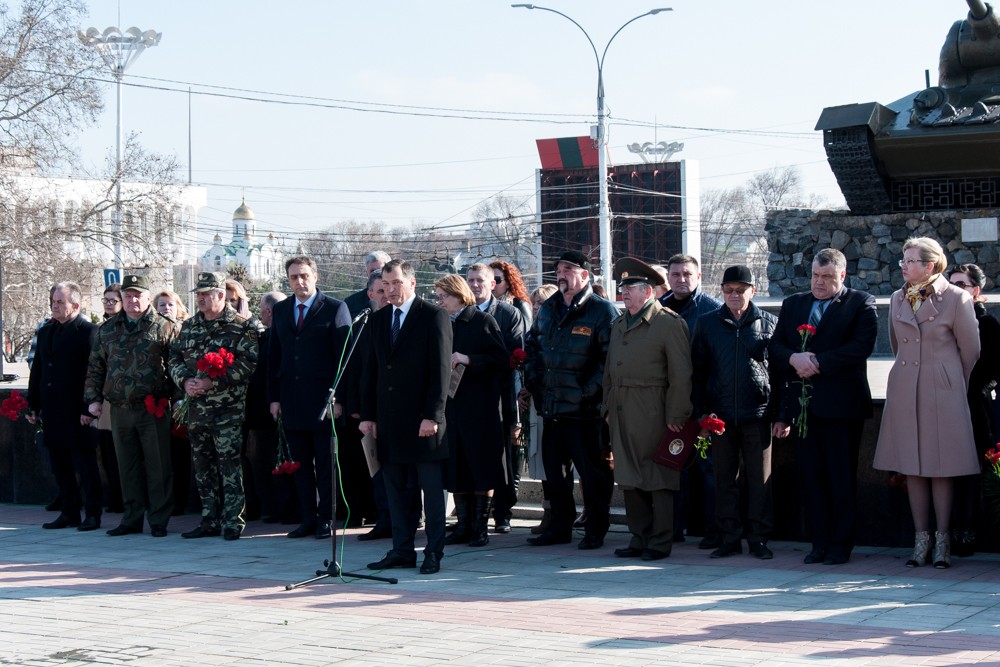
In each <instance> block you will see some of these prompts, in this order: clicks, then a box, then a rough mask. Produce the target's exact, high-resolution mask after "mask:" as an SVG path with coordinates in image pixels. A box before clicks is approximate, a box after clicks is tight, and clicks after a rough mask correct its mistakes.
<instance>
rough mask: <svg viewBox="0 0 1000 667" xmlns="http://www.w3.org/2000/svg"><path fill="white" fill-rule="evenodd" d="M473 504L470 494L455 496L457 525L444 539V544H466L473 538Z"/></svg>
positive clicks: (457, 494)
mask: <svg viewBox="0 0 1000 667" xmlns="http://www.w3.org/2000/svg"><path fill="white" fill-rule="evenodd" d="M474 502H475V501H474V500H473V495H472V494H471V493H456V494H455V516H456V517H457V519H458V523H456V524H455V530H453V531H451V534H450V535H448V537H446V538H444V543H445V544H466V543H467V542H468V541H469V540H471V539H472V538H473V537H474V536H475V535H474V533H473V530H472V521H473V516H472V512H473V503H474Z"/></svg>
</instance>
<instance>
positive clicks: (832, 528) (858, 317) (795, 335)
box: [768, 248, 877, 565]
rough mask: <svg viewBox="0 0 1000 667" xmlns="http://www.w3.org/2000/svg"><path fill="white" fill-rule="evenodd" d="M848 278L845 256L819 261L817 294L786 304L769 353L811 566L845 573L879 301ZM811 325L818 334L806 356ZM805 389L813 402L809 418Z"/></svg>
mask: <svg viewBox="0 0 1000 667" xmlns="http://www.w3.org/2000/svg"><path fill="white" fill-rule="evenodd" d="M846 278H847V259H846V258H845V257H844V254H843V253H842V252H840V251H839V250H834V249H833V248H826V249H824V250H821V251H819V252H818V253H816V257H815V259H814V260H813V263H812V282H811V285H812V289H811V290H810V291H809V292H802V293H800V294H793V295H792V296H790V297H788V298H787V299H785V300H784V302H782V304H781V313H780V314H779V315H778V323H777V325H776V326H775V330H774V334H773V335H772V337H771V343H770V346H769V347H768V350H769V353H770V355H771V364H772V368H774V369H775V371H776V372H777V373H778V377H779V379H780V381H779V382H777V383H776V384H777V386H778V387H780V389H778V391H779V392H781V395H780V402H779V408H778V416H777V420H776V421H775V424H774V426H773V429H772V434H773V435H774V436H775V437H778V438H784V437H786V436H788V435H789V434H791V435H793V436H794V442H795V460H796V463H797V465H798V469H799V480H800V482H801V489H802V491H801V493H802V496H803V507H804V509H805V513H806V517H805V519H806V530H807V532H808V534H809V538H810V540H812V551H811V552H810V553H809V555H807V556H806V557H805V562H806V563H807V564H808V563H825V564H827V565H839V564H841V563H846V562H847V560H848V559H849V558H850V557H851V549H852V548H853V547H854V518H855V514H856V507H855V486H856V481H857V480H856V476H857V468H858V449H859V447H860V445H861V435H862V430H863V428H864V423H865V419H867V418H869V417H871V416H872V397H871V390H870V389H869V387H868V364H867V360H868V357H869V356H870V355H871V353H872V350H873V349H874V348H875V336H876V334H877V329H876V327H877V322H876V313H875V298H874V297H873V296H872V295H871V294H868V293H867V292H862V291H859V290H855V289H850V288H848V287H845V286H844V281H845V280H846ZM803 325H810V326H812V327H814V328H815V334H811V333H810V334H808V338H807V339H806V341H805V350H803V337H804V335H805V334H803V333H802V332H800V331H799V329H801V328H803ZM803 383H806V385H805V386H806V387H807V391H808V394H809V400H808V405H807V408H806V409H805V410H804V411H803V410H802V409H801V406H800V404H799V399H800V397H801V396H802V394H803ZM803 420H804V423H803Z"/></svg>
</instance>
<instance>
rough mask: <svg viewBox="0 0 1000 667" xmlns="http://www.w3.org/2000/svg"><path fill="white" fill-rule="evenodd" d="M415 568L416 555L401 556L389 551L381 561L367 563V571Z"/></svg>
mask: <svg viewBox="0 0 1000 667" xmlns="http://www.w3.org/2000/svg"><path fill="white" fill-rule="evenodd" d="M416 566H417V554H410V555H409V556H401V555H400V554H397V553H396V552H395V551H390V552H388V553H386V555H385V558H383V559H382V560H378V561H375V562H374V563H368V569H369V570H388V569H390V568H393V567H416Z"/></svg>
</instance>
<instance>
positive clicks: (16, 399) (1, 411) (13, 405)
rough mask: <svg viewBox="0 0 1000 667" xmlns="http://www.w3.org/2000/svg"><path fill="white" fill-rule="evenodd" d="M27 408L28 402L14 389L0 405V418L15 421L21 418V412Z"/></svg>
mask: <svg viewBox="0 0 1000 667" xmlns="http://www.w3.org/2000/svg"><path fill="white" fill-rule="evenodd" d="M27 407H28V401H26V400H25V398H24V396H22V395H21V392H20V391H18V390H17V389H15V390H14V391H12V392H10V396H9V397H8V398H5V399H3V402H2V403H0V417H6V418H7V419H9V420H11V421H17V418H18V417H20V416H21V411H22V410H25V409H26V408H27Z"/></svg>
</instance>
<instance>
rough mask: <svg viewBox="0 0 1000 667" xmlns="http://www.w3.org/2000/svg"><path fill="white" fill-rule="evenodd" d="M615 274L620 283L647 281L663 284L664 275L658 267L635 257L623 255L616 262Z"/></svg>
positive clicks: (631, 283)
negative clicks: (659, 271) (655, 267)
mask: <svg viewBox="0 0 1000 667" xmlns="http://www.w3.org/2000/svg"><path fill="white" fill-rule="evenodd" d="M614 276H615V281H616V282H617V283H618V284H619V285H633V284H635V283H646V284H647V285H653V286H654V287H655V286H656V285H662V284H663V276H661V275H660V274H659V273H658V272H657V271H656V269H654V268H653V267H651V266H650V265H649V264H646V262H644V261H642V260H641V259H636V258H635V257H622V258H621V259H619V260H618V261H617V262H615V273H614Z"/></svg>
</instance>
